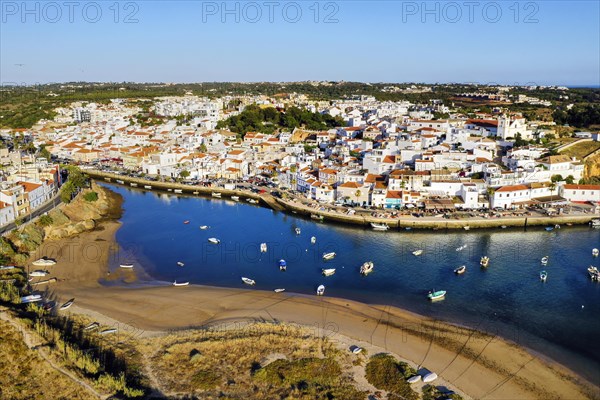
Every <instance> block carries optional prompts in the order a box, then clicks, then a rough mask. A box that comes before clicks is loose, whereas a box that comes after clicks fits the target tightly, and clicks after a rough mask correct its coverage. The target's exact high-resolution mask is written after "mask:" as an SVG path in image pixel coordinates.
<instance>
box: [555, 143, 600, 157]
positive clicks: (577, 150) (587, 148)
mask: <svg viewBox="0 0 600 400" xmlns="http://www.w3.org/2000/svg"><path fill="white" fill-rule="evenodd" d="M598 149H600V142H595V141H586V142H580V143H576V144H574V145H573V146H571V147H569V148H567V149H565V150H563V151H561V152H560V154H564V155H566V156H569V157H576V158H577V159H578V160H583V158H584V157H585V156H587V155H588V154H590V153H593V152H594V151H596V150H598Z"/></svg>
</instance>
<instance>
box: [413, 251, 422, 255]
mask: <svg viewBox="0 0 600 400" xmlns="http://www.w3.org/2000/svg"><path fill="white" fill-rule="evenodd" d="M412 253H413V254H414V255H415V256H420V255H421V254H423V250H415V251H413V252H412Z"/></svg>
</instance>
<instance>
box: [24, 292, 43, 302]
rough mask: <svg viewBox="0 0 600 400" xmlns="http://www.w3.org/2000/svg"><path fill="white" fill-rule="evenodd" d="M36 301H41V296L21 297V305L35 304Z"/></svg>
mask: <svg viewBox="0 0 600 400" xmlns="http://www.w3.org/2000/svg"><path fill="white" fill-rule="evenodd" d="M38 301H42V295H41V294H30V295H29V296H23V297H21V303H23V304H27V303H37V302H38Z"/></svg>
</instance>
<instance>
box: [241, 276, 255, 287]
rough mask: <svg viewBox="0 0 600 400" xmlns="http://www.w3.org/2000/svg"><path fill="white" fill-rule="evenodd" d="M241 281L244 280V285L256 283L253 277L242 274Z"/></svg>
mask: <svg viewBox="0 0 600 400" xmlns="http://www.w3.org/2000/svg"><path fill="white" fill-rule="evenodd" d="M242 282H244V283H245V284H246V285H256V282H255V281H254V279H250V278H246V277H244V276H242Z"/></svg>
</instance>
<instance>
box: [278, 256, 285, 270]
mask: <svg viewBox="0 0 600 400" xmlns="http://www.w3.org/2000/svg"><path fill="white" fill-rule="evenodd" d="M279 270H280V271H285V270H287V263H286V262H285V260H284V259H281V260H279Z"/></svg>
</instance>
